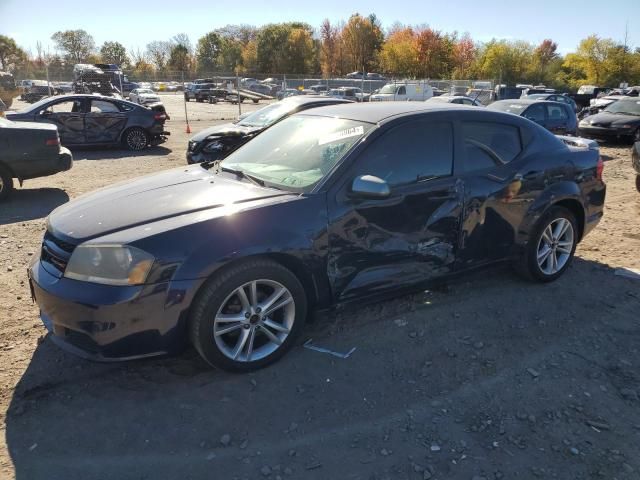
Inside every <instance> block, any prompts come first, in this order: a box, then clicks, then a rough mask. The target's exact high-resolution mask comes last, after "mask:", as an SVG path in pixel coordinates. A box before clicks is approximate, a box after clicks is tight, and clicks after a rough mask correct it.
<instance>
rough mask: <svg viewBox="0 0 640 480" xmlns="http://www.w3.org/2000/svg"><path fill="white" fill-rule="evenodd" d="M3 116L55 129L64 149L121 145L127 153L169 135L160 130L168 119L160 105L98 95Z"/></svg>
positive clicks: (67, 97)
mask: <svg viewBox="0 0 640 480" xmlns="http://www.w3.org/2000/svg"><path fill="white" fill-rule="evenodd" d="M156 105H157V106H156ZM6 116H7V118H8V119H9V120H13V121H25V122H37V123H49V124H53V125H55V126H57V127H58V131H59V132H60V138H61V140H62V144H63V145H65V146H78V145H119V144H122V145H123V146H125V147H127V148H128V149H129V150H143V149H144V148H146V147H147V146H148V145H158V144H160V143H163V142H164V141H166V138H167V136H168V135H169V132H166V131H165V129H164V123H165V121H166V120H168V119H169V118H168V116H167V114H166V112H165V110H164V107H162V104H155V105H153V106H151V107H145V106H142V105H137V104H135V103H132V102H129V101H127V100H117V99H113V98H111V97H103V96H99V95H63V96H60V97H55V98H45V99H44V100H41V101H39V102H37V103H34V104H33V105H31V106H29V107H27V108H24V109H23V110H19V111H18V112H7V114H6Z"/></svg>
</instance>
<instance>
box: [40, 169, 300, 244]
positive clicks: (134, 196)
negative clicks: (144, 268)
mask: <svg viewBox="0 0 640 480" xmlns="http://www.w3.org/2000/svg"><path fill="white" fill-rule="evenodd" d="M285 195H291V193H289V192H283V191H280V190H274V189H270V188H263V187H260V186H257V185H254V184H252V183H248V182H244V181H239V180H234V179H233V177H229V176H227V174H225V173H223V174H215V173H213V172H212V171H210V170H205V169H204V168H202V167H201V166H199V165H194V166H192V167H187V168H184V167H180V168H176V169H171V170H166V171H164V172H161V173H156V174H152V175H148V176H145V177H141V178H138V179H135V180H133V181H127V182H123V183H119V184H115V185H112V186H110V187H107V188H103V189H101V190H98V191H95V192H92V193H89V194H85V195H83V196H81V197H78V198H77V199H75V200H72V201H71V202H69V203H67V204H65V205H62V206H60V207H58V208H57V209H55V210H54V211H53V212H52V213H51V215H50V216H49V219H48V229H49V231H51V233H52V234H54V235H55V236H57V237H58V238H61V239H62V240H65V241H68V242H72V243H80V242H82V241H85V240H89V239H91V238H96V237H99V236H103V235H107V234H110V233H114V232H117V231H120V230H125V229H128V228H132V227H135V226H140V225H144V224H147V223H151V222H155V221H159V220H164V219H168V218H171V217H176V216H179V215H184V214H188V213H193V212H198V211H203V210H209V209H216V208H222V207H228V206H229V205H233V204H238V203H244V202H250V201H263V202H264V203H269V201H270V200H269V199H275V198H276V197H282V196H285Z"/></svg>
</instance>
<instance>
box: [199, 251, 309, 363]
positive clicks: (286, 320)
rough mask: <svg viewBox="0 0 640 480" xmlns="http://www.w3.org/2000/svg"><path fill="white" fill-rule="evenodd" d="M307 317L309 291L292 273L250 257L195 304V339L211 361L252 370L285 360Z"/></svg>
mask: <svg viewBox="0 0 640 480" xmlns="http://www.w3.org/2000/svg"><path fill="white" fill-rule="evenodd" d="M269 302H271V303H269ZM306 315H307V297H306V293H305V291H304V288H303V286H302V284H301V283H300V281H299V280H298V278H297V277H296V276H295V275H294V274H293V273H291V271H289V270H288V269H287V268H285V267H284V266H282V265H280V264H279V263H277V262H274V261H272V260H268V259H253V260H247V261H244V262H241V263H239V264H238V265H235V266H233V267H231V268H229V269H227V270H224V271H223V272H221V273H220V274H217V275H215V276H213V277H212V278H211V279H209V280H208V281H207V283H205V285H204V286H203V287H202V289H201V290H200V292H199V293H198V295H197V296H196V298H195V300H194V301H193V304H192V305H191V309H190V316H189V337H190V339H191V343H192V344H193V346H194V347H195V349H196V350H197V351H198V353H199V354H200V355H201V356H202V358H203V359H204V360H205V361H206V362H207V363H209V364H210V365H212V366H214V367H218V368H221V369H223V370H227V371H230V372H248V371H252V370H256V369H259V368H263V367H266V366H267V365H270V364H272V363H273V362H275V361H277V360H278V359H280V358H281V357H282V356H283V355H284V354H285V353H286V352H287V351H288V350H289V349H290V348H291V347H292V346H293V344H294V342H295V339H296V337H297V336H298V335H299V334H300V332H301V331H302V329H303V328H304V323H305V319H306Z"/></svg>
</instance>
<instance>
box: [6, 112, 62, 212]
mask: <svg viewBox="0 0 640 480" xmlns="http://www.w3.org/2000/svg"><path fill="white" fill-rule="evenodd" d="M0 145H2V155H0V201H2V200H4V199H5V198H7V197H8V196H9V194H10V193H11V191H12V190H13V179H14V178H17V179H18V181H19V182H20V184H21V185H22V182H23V181H24V180H29V179H31V178H37V177H46V176H48V175H53V174H55V173H58V172H63V171H65V170H69V169H70V168H71V166H72V165H73V157H72V155H71V152H70V151H69V150H67V149H66V148H64V147H61V146H60V137H59V136H58V130H57V129H56V127H55V126H53V125H40V124H35V123H32V122H11V121H9V120H7V119H5V118H1V117H0Z"/></svg>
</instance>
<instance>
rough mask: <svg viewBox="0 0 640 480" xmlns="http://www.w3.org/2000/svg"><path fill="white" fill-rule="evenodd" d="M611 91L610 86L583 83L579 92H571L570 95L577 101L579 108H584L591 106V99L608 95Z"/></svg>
mask: <svg viewBox="0 0 640 480" xmlns="http://www.w3.org/2000/svg"><path fill="white" fill-rule="evenodd" d="M609 92H611V89H610V88H606V87H597V86H595V85H582V86H581V87H580V88H578V92H577V93H570V94H569V96H570V97H571V98H572V99H573V101H574V102H576V105H577V106H578V109H583V108H585V107H587V106H589V104H590V102H591V100H593V99H594V98H598V97H601V96H605V95H608V94H609Z"/></svg>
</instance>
